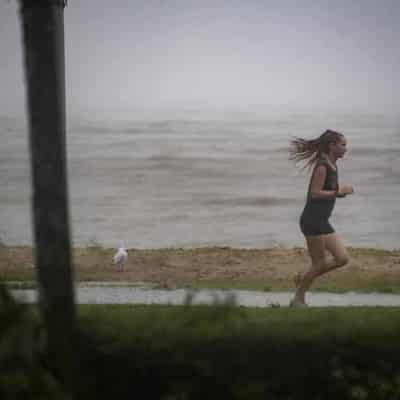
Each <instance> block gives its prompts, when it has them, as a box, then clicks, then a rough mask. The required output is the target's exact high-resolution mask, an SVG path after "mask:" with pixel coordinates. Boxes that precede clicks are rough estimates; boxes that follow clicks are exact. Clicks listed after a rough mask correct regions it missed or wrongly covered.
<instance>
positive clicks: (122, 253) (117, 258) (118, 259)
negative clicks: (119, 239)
mask: <svg viewBox="0 0 400 400" xmlns="http://www.w3.org/2000/svg"><path fill="white" fill-rule="evenodd" d="M127 260H128V252H127V250H126V249H125V248H124V247H120V248H119V249H118V251H117V252H116V253H115V254H114V257H113V262H114V264H116V265H118V271H123V270H124V264H125V263H126V262H127Z"/></svg>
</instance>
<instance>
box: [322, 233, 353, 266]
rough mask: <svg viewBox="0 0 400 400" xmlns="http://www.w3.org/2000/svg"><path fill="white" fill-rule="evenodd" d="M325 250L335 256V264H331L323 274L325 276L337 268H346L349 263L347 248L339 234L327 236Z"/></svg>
mask: <svg viewBox="0 0 400 400" xmlns="http://www.w3.org/2000/svg"><path fill="white" fill-rule="evenodd" d="M325 248H326V250H328V251H329V253H331V254H332V256H333V262H332V263H329V264H328V265H327V266H326V267H325V269H324V270H323V271H321V272H322V274H325V273H327V272H329V271H332V270H334V269H336V268H340V267H344V266H345V265H346V264H347V263H348V262H349V256H348V254H347V250H346V247H345V246H344V244H343V242H342V240H341V239H340V237H339V235H338V234H337V233H335V232H334V233H330V234H328V235H325Z"/></svg>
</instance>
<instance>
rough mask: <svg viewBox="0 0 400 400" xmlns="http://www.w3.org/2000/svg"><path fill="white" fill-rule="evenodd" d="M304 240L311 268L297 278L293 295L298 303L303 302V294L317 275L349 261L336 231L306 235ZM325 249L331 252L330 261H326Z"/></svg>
mask: <svg viewBox="0 0 400 400" xmlns="http://www.w3.org/2000/svg"><path fill="white" fill-rule="evenodd" d="M306 241H307V247H308V252H309V254H310V257H311V268H310V269H309V270H308V271H307V272H306V273H305V274H304V275H302V276H300V277H299V278H298V285H297V289H296V294H295V297H294V300H295V302H298V303H305V294H306V292H307V290H308V289H309V288H310V286H311V284H312V283H313V281H314V280H315V279H316V278H317V277H319V276H321V275H323V274H326V273H327V272H329V271H332V270H334V269H336V268H340V267H343V266H344V265H346V264H347V263H348V261H349V256H348V255H347V251H346V248H345V247H344V245H343V242H342V241H341V239H340V237H339V236H338V235H337V234H336V233H330V234H327V235H318V236H307V237H306ZM325 250H327V251H328V252H329V253H331V254H332V256H333V260H332V261H330V262H328V261H327V259H326V255H325Z"/></svg>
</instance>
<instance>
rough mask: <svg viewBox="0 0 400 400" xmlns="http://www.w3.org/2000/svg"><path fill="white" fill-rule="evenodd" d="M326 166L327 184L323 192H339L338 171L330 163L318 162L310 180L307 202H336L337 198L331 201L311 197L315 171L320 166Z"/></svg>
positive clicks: (325, 183) (322, 160)
mask: <svg viewBox="0 0 400 400" xmlns="http://www.w3.org/2000/svg"><path fill="white" fill-rule="evenodd" d="M320 165H324V166H325V167H326V177H325V182H324V186H323V187H322V189H323V190H338V188H339V179H338V172H337V169H334V168H332V166H331V165H330V163H329V162H328V161H326V160H324V159H321V160H318V161H317V163H316V164H315V167H314V169H313V172H312V176H311V179H310V183H309V185H308V191H307V202H309V201H311V202H318V203H319V202H321V201H323V202H325V201H330V200H333V202H334V201H335V198H331V199H313V198H311V196H310V189H311V182H312V179H313V177H314V174H315V170H316V169H317V168H318V167H319V166H320Z"/></svg>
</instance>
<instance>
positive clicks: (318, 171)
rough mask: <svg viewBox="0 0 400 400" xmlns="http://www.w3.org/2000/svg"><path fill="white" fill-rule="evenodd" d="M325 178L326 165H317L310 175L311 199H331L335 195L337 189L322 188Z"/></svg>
mask: <svg viewBox="0 0 400 400" xmlns="http://www.w3.org/2000/svg"><path fill="white" fill-rule="evenodd" d="M325 179H326V166H325V165H322V164H320V165H318V166H317V167H316V168H315V170H314V173H313V175H312V177H311V183H310V197H311V198H312V199H332V198H335V197H336V195H337V193H338V192H337V190H324V189H323V187H324V183H325Z"/></svg>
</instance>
